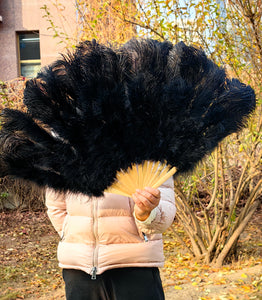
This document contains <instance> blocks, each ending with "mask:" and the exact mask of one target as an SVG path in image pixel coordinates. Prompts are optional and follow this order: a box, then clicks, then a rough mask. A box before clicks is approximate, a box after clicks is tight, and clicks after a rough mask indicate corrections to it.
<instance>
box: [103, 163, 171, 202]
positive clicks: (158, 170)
mask: <svg viewBox="0 0 262 300" xmlns="http://www.w3.org/2000/svg"><path fill="white" fill-rule="evenodd" d="M176 170H177V169H176V167H173V168H171V167H170V166H169V165H167V164H166V163H161V162H159V161H158V162H152V161H145V162H144V163H142V164H139V165H137V164H133V165H132V166H131V167H129V168H128V169H127V171H119V172H118V173H117V175H116V181H115V182H114V183H113V184H112V185H111V186H110V187H109V188H108V189H107V190H106V191H105V192H107V193H113V194H119V195H122V196H127V197H131V196H132V194H133V193H134V192H135V191H136V189H143V188H145V187H147V186H150V187H153V188H158V187H159V186H160V185H161V184H163V183H164V182H165V181H166V180H167V179H168V178H169V177H171V176H173V175H174V174H175V173H176Z"/></svg>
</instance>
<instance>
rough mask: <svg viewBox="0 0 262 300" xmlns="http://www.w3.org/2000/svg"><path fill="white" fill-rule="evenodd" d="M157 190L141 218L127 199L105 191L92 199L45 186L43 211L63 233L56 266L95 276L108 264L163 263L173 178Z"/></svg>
mask: <svg viewBox="0 0 262 300" xmlns="http://www.w3.org/2000/svg"><path fill="white" fill-rule="evenodd" d="M159 190H160V192H161V200H160V203H159V205H158V207H156V208H155V209H154V211H152V212H153V213H151V215H150V217H149V218H148V219H147V220H146V221H144V222H141V221H138V220H136V218H135V217H134V216H133V209H134V202H133V200H132V199H131V198H128V197H124V196H120V195H115V194H109V193H105V195H104V197H101V198H95V197H92V198H91V197H88V196H84V195H82V194H72V193H66V194H59V193H57V192H55V191H54V190H51V189H47V191H46V205H47V208H48V211H47V213H48V216H49V218H50V220H51V222H52V224H53V226H54V227H55V229H56V230H57V231H58V233H59V235H60V237H61V241H60V242H59V246H58V260H59V266H60V267H62V268H67V269H68V268H69V269H79V270H82V271H85V272H87V273H89V274H91V275H92V276H93V278H95V276H96V274H101V273H103V272H104V271H105V270H108V269H112V268H120V267H161V266H163V264H164V255H163V244H162V234H161V233H162V232H163V231H165V230H166V229H167V228H168V227H169V226H170V225H171V223H172V222H173V219H174V217H175V212H176V207H175V199H174V187H173V179H172V178H170V179H168V180H167V181H166V182H165V183H164V184H163V185H162V186H161V187H160V188H159ZM152 216H153V218H152ZM150 219H153V220H150Z"/></svg>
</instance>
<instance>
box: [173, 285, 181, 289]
mask: <svg viewBox="0 0 262 300" xmlns="http://www.w3.org/2000/svg"><path fill="white" fill-rule="evenodd" d="M174 289H175V290H182V287H181V286H179V285H175V286H174Z"/></svg>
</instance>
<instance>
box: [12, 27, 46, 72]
mask: <svg viewBox="0 0 262 300" xmlns="http://www.w3.org/2000/svg"><path fill="white" fill-rule="evenodd" d="M30 33H34V34H36V33H37V34H38V36H39V56H40V58H39V59H22V60H21V53H20V40H19V37H20V35H22V34H30ZM16 43H17V60H18V76H20V77H21V76H23V75H22V74H21V65H22V64H25V65H27V64H28V65H30V64H40V67H41V51H40V33H39V30H26V31H16Z"/></svg>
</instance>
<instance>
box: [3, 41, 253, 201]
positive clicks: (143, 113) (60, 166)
mask: <svg viewBox="0 0 262 300" xmlns="http://www.w3.org/2000/svg"><path fill="white" fill-rule="evenodd" d="M255 102H256V101H255V94H254V91H253V90H252V88H251V87H250V86H246V85H245V84H243V83H241V82H240V81H238V80H237V79H230V78H228V77H227V75H226V73H225V70H224V69H223V68H220V67H218V66H217V65H216V64H215V63H213V62H212V61H211V60H210V59H208V58H207V57H206V55H205V53H204V52H203V51H202V50H201V49H198V48H195V47H192V46H186V45H185V44H184V43H183V42H180V43H178V44H176V45H173V44H172V43H170V42H167V41H165V42H158V41H155V40H151V39H132V40H130V41H129V42H127V43H126V44H124V45H123V46H122V47H120V48H117V49H113V48H110V47H106V46H104V45H101V44H98V43H96V42H95V41H92V42H90V41H86V42H83V43H81V44H80V45H79V46H78V47H77V48H76V50H75V51H74V52H72V53H68V54H67V55H64V56H62V57H61V59H60V60H57V61H56V62H54V63H53V64H51V65H50V66H47V67H45V68H44V69H42V70H41V71H40V73H39V74H38V75H37V77H36V78H34V79H31V80H29V81H27V84H26V88H25V91H24V103H25V105H26V106H27V109H28V111H27V112H26V113H23V112H20V111H17V110H12V109H5V110H4V111H3V112H2V116H1V131H0V176H2V177H3V176H5V175H11V176H15V177H18V178H22V179H25V180H30V181H33V182H35V183H37V184H38V185H40V186H49V187H51V188H54V189H57V190H61V191H71V192H80V193H84V194H87V195H90V196H101V195H102V194H103V193H104V191H107V192H117V193H121V194H123V195H129V196H130V195H131V194H132V193H133V192H134V190H135V189H136V188H143V187H145V186H153V187H158V186H159V185H160V184H161V183H162V182H163V180H166V179H167V178H168V176H172V175H173V174H174V173H175V172H176V174H179V173H182V172H187V171H190V170H192V169H193V168H194V166H195V165H196V164H197V163H198V162H200V161H201V160H202V159H203V157H204V156H205V155H206V154H208V153H210V152H211V151H212V150H213V149H214V148H215V147H216V146H217V145H218V143H219V142H220V141H221V140H222V139H223V138H225V137H226V136H227V135H229V134H231V133H233V132H236V131H238V130H240V129H241V128H242V127H243V126H244V125H245V122H246V120H247V118H248V117H249V115H250V113H251V112H252V111H253V110H254V108H255Z"/></svg>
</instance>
